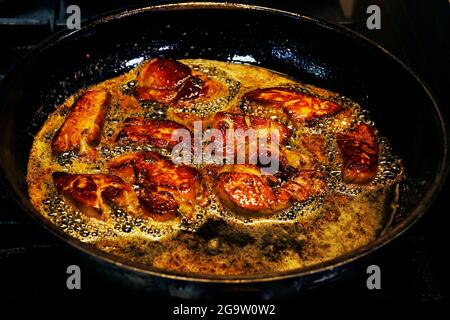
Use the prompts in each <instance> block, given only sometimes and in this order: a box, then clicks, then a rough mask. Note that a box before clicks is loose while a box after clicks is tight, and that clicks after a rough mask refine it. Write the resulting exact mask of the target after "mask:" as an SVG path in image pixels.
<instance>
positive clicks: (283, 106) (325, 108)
mask: <svg viewBox="0 0 450 320" xmlns="http://www.w3.org/2000/svg"><path fill="white" fill-rule="evenodd" d="M244 100H246V101H247V102H249V103H256V104H257V105H260V106H262V107H263V108H264V109H266V110H265V111H267V112H268V114H269V115H274V116H279V117H281V118H284V116H287V118H288V119H289V120H291V121H292V122H293V123H296V124H300V125H303V124H306V125H308V124H312V123H314V122H315V121H317V120H320V119H322V118H326V117H329V116H332V115H335V114H337V113H338V112H339V111H341V109H342V107H341V106H340V105H339V104H337V103H335V102H333V101H329V100H326V99H323V98H319V97H315V96H313V95H310V94H307V93H302V92H296V91H294V90H291V89H288V88H281V87H275V88H266V89H257V90H254V91H250V92H248V93H246V94H245V95H244ZM267 109H269V110H267Z"/></svg>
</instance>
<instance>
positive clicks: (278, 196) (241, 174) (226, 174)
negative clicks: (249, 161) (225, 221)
mask: <svg viewBox="0 0 450 320" xmlns="http://www.w3.org/2000/svg"><path fill="white" fill-rule="evenodd" d="M269 179H270V177H269V176H265V175H262V174H261V171H260V169H259V168H258V167H256V166H251V165H232V166H224V167H223V168H222V170H221V172H220V173H219V174H218V178H217V182H216V187H215V190H216V194H217V196H218V197H219V199H220V201H221V203H222V204H223V205H224V206H226V207H228V208H229V209H230V210H232V211H233V212H235V213H237V214H243V215H260V214H262V215H271V214H274V213H276V212H279V211H282V210H284V209H286V208H288V207H289V205H290V195H289V193H287V192H286V191H284V190H282V189H279V188H271V187H270V185H269Z"/></svg>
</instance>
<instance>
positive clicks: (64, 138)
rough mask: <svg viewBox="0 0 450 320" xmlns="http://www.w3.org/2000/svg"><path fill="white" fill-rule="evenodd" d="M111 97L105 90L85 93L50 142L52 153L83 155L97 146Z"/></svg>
mask: <svg viewBox="0 0 450 320" xmlns="http://www.w3.org/2000/svg"><path fill="white" fill-rule="evenodd" d="M110 101H111V95H110V94H109V92H108V91H106V90H100V89H99V90H91V91H87V92H85V93H84V94H83V95H82V96H81V97H80V98H79V99H78V100H77V101H76V102H75V103H74V104H73V106H72V108H71V111H70V113H69V115H68V116H67V118H66V120H65V121H64V123H63V124H62V126H61V128H60V129H59V130H58V132H57V133H56V135H55V137H54V139H53V141H52V151H53V152H54V153H55V154H60V153H63V152H67V151H75V152H79V153H80V154H85V153H86V152H87V151H88V150H89V149H90V148H92V147H95V146H97V145H98V144H99V142H100V138H101V134H102V126H103V121H104V118H105V114H106V110H107V108H108V106H109V103H110Z"/></svg>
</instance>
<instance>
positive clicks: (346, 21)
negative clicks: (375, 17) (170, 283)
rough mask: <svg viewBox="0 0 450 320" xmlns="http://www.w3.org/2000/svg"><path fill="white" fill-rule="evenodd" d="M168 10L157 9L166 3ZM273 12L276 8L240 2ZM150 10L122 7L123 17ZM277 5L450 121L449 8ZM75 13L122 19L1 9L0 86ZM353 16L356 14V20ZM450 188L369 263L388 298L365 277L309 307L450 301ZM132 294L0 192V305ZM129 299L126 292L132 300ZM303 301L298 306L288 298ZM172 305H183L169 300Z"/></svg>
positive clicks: (59, 0) (54, 9)
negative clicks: (377, 53)
mask: <svg viewBox="0 0 450 320" xmlns="http://www.w3.org/2000/svg"><path fill="white" fill-rule="evenodd" d="M166 2H169V1H153V2H152V3H166ZM240 2H241V3H256V4H260V5H266V6H274V4H273V2H271V1H240ZM143 3H148V1H138V0H135V1H128V0H127V1H121V2H120V5H121V6H122V7H126V6H133V5H136V4H143ZM352 3H353V1H352V0H341V1H338V0H329V1H328V0H326V1H321V2H320V4H318V3H317V1H307V0H304V1H287V0H286V1H277V4H276V7H277V8H281V9H287V10H290V11H298V12H302V13H305V14H309V15H314V16H319V17H322V18H324V19H327V20H329V21H332V22H334V23H339V24H343V25H345V26H347V27H349V28H352V29H354V30H356V31H358V32H360V33H362V34H364V35H365V36H367V37H369V38H371V39H373V40H375V41H376V42H378V43H380V44H381V45H383V46H384V47H386V48H387V49H389V50H390V51H391V52H393V53H394V54H395V55H397V56H398V57H399V58H401V60H403V61H404V62H406V63H407V64H408V65H410V66H411V67H412V68H413V69H414V70H416V71H417V72H418V74H419V75H420V76H421V77H422V78H423V79H425V81H426V82H427V83H428V84H429V86H430V87H431V90H432V92H433V93H434V94H435V96H436V97H437V99H438V101H440V102H441V104H442V105H443V106H447V110H445V111H446V112H449V111H450V110H449V106H450V101H449V100H450V98H449V96H448V95H447V92H446V89H447V88H446V87H448V83H450V82H449V80H450V78H449V74H450V61H449V57H450V42H449V39H450V19H449V18H450V3H449V2H447V1H446V0H441V1H437V0H436V1H427V0H421V1H407V0H401V1H400V0H398V1H381V0H378V1H366V0H359V1H358V0H356V1H355V4H354V6H353V10H352V9H351V8H352V6H351V4H352ZM374 3H375V4H377V5H378V6H379V7H380V8H381V14H382V16H381V17H382V27H381V29H380V30H369V29H367V27H366V19H367V17H368V14H367V13H366V8H367V6H368V5H370V4H374ZM69 4H77V5H79V6H80V8H81V10H82V11H81V12H82V18H83V19H85V18H89V17H92V16H94V15H97V14H100V13H104V12H106V11H109V10H113V9H118V8H119V7H118V4H117V2H115V1H110V2H107V1H96V2H95V4H94V2H92V1H90V2H89V1H82V0H80V1H72V0H71V1H68V0H43V1H34V0H24V1H20V2H18V1H8V0H3V1H0V39H2V41H1V46H0V85H1V81H2V80H3V78H4V75H5V74H6V73H7V72H8V70H10V68H11V67H12V66H13V65H14V63H15V62H17V61H18V60H19V59H20V58H21V57H22V56H23V55H24V54H25V53H26V52H27V51H28V50H30V49H31V48H33V46H35V45H36V44H37V43H39V42H40V41H42V40H43V39H45V38H46V37H48V36H50V35H51V34H52V33H53V32H55V31H57V30H59V29H61V28H64V27H65V22H66V17H67V14H66V12H65V8H66V7H67V6H68V5H69ZM352 11H353V12H352ZM449 191H450V189H449V185H448V183H447V185H446V186H445V187H444V190H443V192H442V193H441V195H440V196H439V198H438V199H437V201H436V202H435V204H434V205H433V206H432V208H431V209H430V210H429V212H428V213H427V214H426V215H425V216H424V217H423V218H422V219H421V220H420V221H419V222H418V223H416V224H415V225H414V226H413V227H412V228H411V229H409V230H408V231H407V232H406V233H405V234H403V235H402V236H401V237H400V238H399V239H397V240H395V241H394V242H393V243H391V244H389V245H388V246H386V247H384V248H382V249H381V250H379V251H378V252H377V253H376V254H374V255H373V257H372V258H371V262H370V263H373V264H377V265H379V266H380V268H381V270H382V289H381V290H368V289H367V286H366V279H367V274H366V272H365V269H361V270H359V271H358V270H357V271H356V273H355V274H354V275H353V276H351V277H349V278H346V279H343V280H340V281H339V282H338V283H336V284H335V285H333V286H331V287H326V288H321V289H317V290H314V291H312V292H308V293H306V294H304V295H302V298H303V299H310V298H311V299H314V298H318V297H320V298H323V297H329V298H336V297H341V298H342V297H343V298H345V299H352V298H353V299H365V300H373V299H376V300H442V299H443V298H444V297H446V296H447V295H448V287H446V286H445V285H444V280H445V278H446V277H447V275H446V270H444V264H443V261H444V258H443V256H442V254H443V250H442V246H443V243H444V235H445V233H444V231H445V229H444V228H445V223H444V222H443V221H444V217H445V215H447V214H449V213H450V210H449V209H450V208H449V204H448V201H446V196H447V195H448V194H449ZM71 264H78V265H80V267H81V269H82V270H83V288H82V290H68V289H67V287H66V278H67V274H66V268H67V266H69V265H71ZM126 292H127V289H126V288H124V287H120V286H118V285H115V284H111V283H109V282H108V281H107V280H105V279H103V278H101V277H97V274H96V272H95V271H93V270H89V269H86V271H85V270H84V268H83V263H82V262H81V261H79V260H78V259H77V258H76V256H75V255H73V253H71V252H70V251H67V250H66V248H65V246H64V245H63V244H61V243H60V241H59V240H57V239H55V238H54V237H53V236H51V235H49V234H48V233H47V232H45V231H44V230H42V229H41V228H40V227H39V226H37V225H36V224H35V223H34V221H32V220H31V219H30V218H29V217H28V216H26V215H25V214H24V213H22V212H21V210H20V209H19V207H18V206H17V205H16V204H15V203H14V201H13V200H12V198H11V196H10V195H9V194H8V191H7V190H6V188H5V187H4V186H3V185H0V301H3V300H5V299H13V300H15V299H17V300H19V299H20V300H24V299H25V300H27V299H30V300H42V299H46V300H47V299H64V298H80V299H83V298H98V297H99V296H101V297H112V296H116V295H118V294H122V295H123V294H124V293H126ZM128 293H129V292H128ZM291 299H297V297H291ZM165 301H166V303H178V300H177V299H166V300H165Z"/></svg>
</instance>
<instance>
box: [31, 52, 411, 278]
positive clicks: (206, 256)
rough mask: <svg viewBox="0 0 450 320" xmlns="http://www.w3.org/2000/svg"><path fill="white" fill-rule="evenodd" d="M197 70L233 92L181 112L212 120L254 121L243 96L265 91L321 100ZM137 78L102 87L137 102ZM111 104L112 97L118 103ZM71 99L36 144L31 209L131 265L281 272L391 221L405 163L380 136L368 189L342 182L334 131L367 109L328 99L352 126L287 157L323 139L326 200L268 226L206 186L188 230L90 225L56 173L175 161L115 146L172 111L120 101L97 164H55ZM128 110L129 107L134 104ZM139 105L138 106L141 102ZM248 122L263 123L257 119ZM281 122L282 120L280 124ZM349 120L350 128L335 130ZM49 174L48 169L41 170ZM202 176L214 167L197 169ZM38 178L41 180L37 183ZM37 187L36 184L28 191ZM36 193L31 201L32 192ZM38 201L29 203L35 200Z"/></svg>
mask: <svg viewBox="0 0 450 320" xmlns="http://www.w3.org/2000/svg"><path fill="white" fill-rule="evenodd" d="M184 62H185V63H187V64H188V65H190V66H191V68H192V69H193V70H196V71H201V72H204V73H206V74H207V75H208V76H210V77H211V78H214V79H216V80H218V81H220V82H222V83H224V84H226V86H227V88H228V95H227V96H225V97H219V98H218V99H216V100H213V101H210V102H208V103H204V104H201V105H199V104H197V105H195V106H186V107H185V108H184V109H182V110H181V111H180V112H182V113H186V114H196V115H197V116H198V117H200V118H208V117H211V116H213V115H214V114H215V113H216V112H218V111H230V112H240V111H243V112H244V113H248V112H249V111H248V110H246V106H245V104H242V103H240V102H239V101H240V98H241V96H242V94H243V93H245V92H246V91H249V90H252V89H256V88H259V87H269V86H280V85H283V86H288V87H290V88H292V89H294V90H298V91H304V92H307V93H309V94H316V91H315V90H314V89H312V87H311V86H308V85H303V84H300V83H297V82H294V81H293V80H291V79H289V78H287V77H284V76H282V75H280V74H277V73H273V72H271V71H269V70H266V69H262V68H258V67H251V66H244V65H234V64H227V63H222V62H217V61H206V60H185V61H184ZM135 79H136V70H133V71H131V72H130V73H129V74H126V75H123V76H119V77H117V78H115V79H111V80H108V81H107V82H105V83H102V84H99V85H98V86H103V87H105V88H108V89H109V90H110V91H112V92H114V93H116V94H117V95H123V96H127V95H128V94H132V92H133V90H134V88H135V86H136V80H135ZM113 96H114V95H113ZM74 99H75V97H71V98H69V99H68V100H67V101H66V103H64V104H63V105H61V106H60V107H58V108H57V110H56V111H55V112H54V114H53V115H52V116H50V117H49V120H48V121H47V122H46V124H45V125H44V127H43V128H42V129H41V132H40V133H39V134H38V136H37V138H36V141H35V143H34V145H33V150H32V156H31V158H30V167H33V164H34V166H35V167H37V168H40V170H34V171H30V170H29V181H39V183H40V188H41V189H42V190H43V191H44V192H41V194H42V196H41V197H36V199H39V202H37V201H34V202H33V203H34V205H35V206H36V207H37V208H38V209H39V211H40V212H41V213H42V214H43V215H44V216H46V217H47V218H48V219H49V220H50V221H52V222H53V223H54V224H55V225H56V226H58V227H59V228H61V229H62V230H64V232H66V233H67V234H69V235H71V236H73V237H75V238H78V239H80V240H82V241H84V242H89V243H92V244H93V245H95V246H97V247H98V248H100V249H102V250H104V251H107V252H110V253H112V254H116V255H119V256H122V257H124V258H126V259H130V260H132V261H138V262H141V263H146V264H149V265H153V266H156V267H159V268H163V269H171V270H178V271H187V272H198V273H214V274H251V273H263V272H273V271H283V270H289V269H294V268H301V267H305V266H309V265H313V264H316V263H319V262H322V261H326V260H329V259H332V258H335V257H336V256H338V255H341V254H344V253H347V252H348V251H351V250H353V249H356V248H357V247H359V246H363V245H365V244H367V243H368V242H369V241H371V240H373V239H374V238H375V237H376V235H377V233H378V232H379V231H380V230H381V228H382V223H383V221H385V220H386V219H385V217H384V216H385V215H386V214H389V213H387V212H386V209H385V208H386V201H389V199H390V197H389V193H390V192H391V189H392V187H393V186H394V185H395V184H396V183H398V181H399V178H400V177H401V175H402V165H401V160H400V159H399V158H398V157H396V156H395V155H394V154H393V152H392V148H391V147H390V145H389V143H388V141H387V140H386V139H385V138H383V137H381V136H380V137H379V138H378V142H379V144H380V155H379V156H380V158H379V167H378V173H377V176H376V177H375V179H374V180H373V181H372V182H371V183H370V184H368V185H366V186H356V185H348V184H344V183H342V182H341V163H340V158H339V150H338V147H337V144H336V142H335V139H334V135H335V131H336V128H338V127H350V126H351V125H353V124H357V123H361V122H363V123H368V124H371V125H374V123H373V122H372V121H371V120H370V117H369V116H368V113H367V111H366V110H364V109H362V108H361V107H360V106H359V105H358V104H356V103H354V102H353V101H351V100H349V99H347V98H345V97H339V96H332V97H331V98H330V99H333V100H335V101H336V102H338V103H340V104H342V105H344V106H345V107H346V108H347V110H351V117H349V118H344V119H342V120H339V119H338V118H337V117H336V118H330V119H327V120H324V121H321V122H319V123H318V124H317V125H315V126H314V127H312V128H304V129H299V130H294V134H293V136H292V137H291V139H290V141H289V144H288V148H296V147H297V142H298V140H299V139H301V136H302V134H320V135H321V136H322V137H323V138H324V139H325V142H326V144H325V145H326V151H327V152H326V154H327V158H328V162H329V165H327V166H326V167H324V168H322V169H323V170H324V173H325V177H326V183H327V185H328V190H329V191H328V192H327V193H326V194H324V195H321V196H318V197H313V198H311V199H308V200H307V201H305V202H303V203H297V204H294V205H293V206H292V207H291V208H290V209H288V210H286V211H284V212H281V213H278V214H275V215H273V216H270V217H244V216H238V215H235V214H233V213H231V212H229V211H228V210H226V209H225V208H224V207H223V206H222V205H221V203H220V201H218V199H217V198H216V197H215V195H214V190H213V187H212V186H211V184H205V188H206V191H207V193H208V197H209V204H208V205H207V206H206V207H200V206H197V207H196V208H195V209H196V210H195V215H194V218H193V219H192V220H190V221H188V220H186V219H184V218H180V219H177V220H174V221H169V222H156V221H151V220H149V219H145V218H143V217H132V216H130V215H128V214H127V213H126V212H124V211H123V210H121V209H120V208H116V207H111V208H110V209H109V212H106V213H104V214H106V215H107V216H109V218H108V219H107V220H98V219H93V218H89V217H87V216H85V215H84V214H83V213H81V212H79V211H78V210H76V209H74V207H73V206H72V205H70V204H69V203H67V202H66V201H65V200H64V199H63V198H62V197H61V196H59V195H58V193H57V192H56V190H55V188H54V186H53V183H52V180H51V172H53V171H66V172H71V173H100V172H107V167H106V165H107V163H108V161H109V160H111V159H112V158H114V157H117V156H119V155H122V154H124V153H127V152H133V151H154V152H157V153H160V154H162V155H163V156H166V157H169V156H170V152H168V151H166V150H164V149H158V148H154V147H150V146H136V145H126V144H125V145H116V144H115V143H114V142H113V138H114V136H115V134H116V133H117V129H118V127H119V125H120V123H121V122H122V121H123V120H125V119H126V118H128V117H130V116H139V117H144V118H146V119H167V118H169V119H170V117H169V116H168V108H167V107H166V106H164V105H162V104H160V103H156V102H147V103H139V105H138V107H139V108H135V109H132V110H133V111H129V110H128V111H124V110H123V108H122V107H121V105H120V102H119V101H121V100H119V99H114V98H113V101H112V105H111V106H110V108H109V110H108V113H107V116H106V119H105V123H104V129H103V139H102V142H101V143H100V145H99V146H98V150H99V157H98V161H95V162H91V161H87V160H85V159H83V157H79V156H78V155H77V154H75V153H71V152H69V153H64V154H62V155H61V156H59V157H58V158H57V159H56V160H55V159H53V158H52V157H51V156H50V154H51V152H50V149H49V148H50V147H49V145H50V142H51V139H52V137H53V135H54V133H55V132H56V130H57V129H58V128H59V126H60V125H61V123H62V121H63V120H64V117H65V116H66V115H67V113H68V110H69V109H68V107H69V106H70V105H71V104H72V103H73V101H74ZM130 103H131V102H130ZM135 103H137V102H135ZM252 114H254V115H260V114H259V113H258V110H253V112H252ZM275 120H279V121H281V122H283V120H282V119H275ZM337 121H343V122H345V123H337ZM44 168H46V169H47V170H44ZM197 168H198V169H199V171H200V172H201V173H202V175H203V176H204V177H208V176H210V175H211V173H210V172H209V170H208V167H206V166H202V165H198V166H197ZM39 174H42V175H43V177H44V178H41V179H37V178H36V177H37V175H39ZM30 187H33V184H31V185H30ZM30 194H31V193H30ZM32 200H33V199H32Z"/></svg>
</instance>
